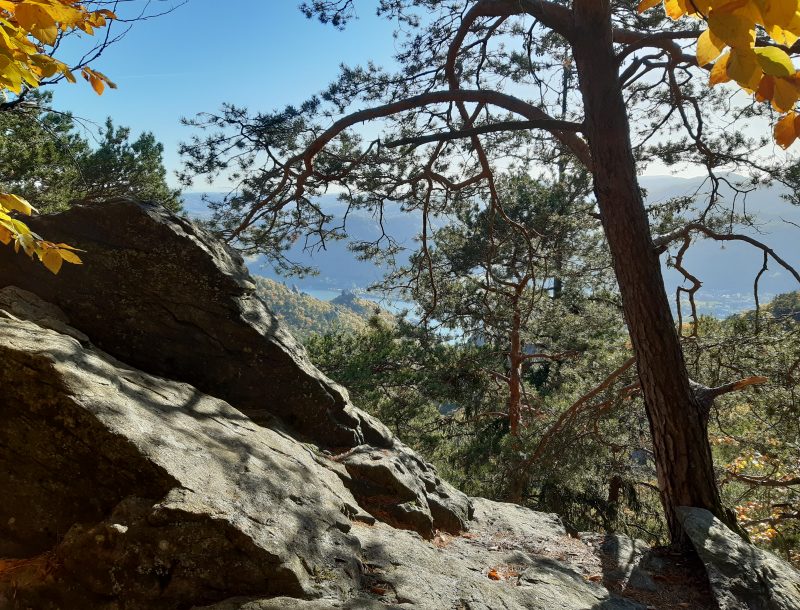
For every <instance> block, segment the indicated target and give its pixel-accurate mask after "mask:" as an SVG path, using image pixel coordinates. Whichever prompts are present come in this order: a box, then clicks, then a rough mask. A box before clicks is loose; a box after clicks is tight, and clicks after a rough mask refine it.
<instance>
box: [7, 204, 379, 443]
mask: <svg viewBox="0 0 800 610" xmlns="http://www.w3.org/2000/svg"><path fill="white" fill-rule="evenodd" d="M30 227H31V229H32V230H33V231H35V232H37V233H40V234H41V235H47V237H48V239H51V240H53V241H56V242H66V243H69V244H71V245H73V246H76V247H78V248H81V249H83V250H85V251H86V252H85V253H83V254H82V258H83V259H84V262H85V265H84V266H83V267H75V266H72V265H65V266H64V269H63V270H62V271H61V273H60V274H59V275H57V276H53V275H52V274H50V273H49V272H48V271H47V270H46V269H44V267H43V266H42V265H40V264H37V263H34V262H32V261H30V260H29V259H28V258H27V257H24V256H19V255H15V254H14V253H13V251H11V250H10V249H8V248H3V249H2V251H0V287H4V286H17V287H19V288H23V289H26V290H29V291H31V292H34V293H36V294H37V295H39V296H40V297H41V298H42V299H44V300H45V301H47V302H48V303H52V304H54V305H56V306H58V307H59V308H60V309H61V310H62V311H63V312H64V313H65V314H66V315H67V316H68V317H69V319H70V320H71V321H72V325H73V326H74V327H76V328H79V329H82V331H83V332H85V333H86V334H87V335H88V336H89V337H90V339H91V340H92V342H93V343H95V344H96V345H98V346H99V347H100V348H102V349H103V350H105V351H106V352H107V353H109V354H111V355H113V356H115V357H116V358H119V359H120V360H123V361H124V362H126V363H128V364H130V365H132V366H135V367H137V368H139V369H141V370H144V371H147V372H151V373H154V374H157V375H163V376H165V377H169V378H171V379H179V380H181V381H185V382H187V383H191V384H192V385H194V386H195V387H197V388H198V389H200V390H202V391H204V392H206V393H208V394H211V395H213V396H218V397H220V398H222V399H224V400H226V401H228V402H230V403H231V404H235V405H237V407H238V408H239V409H241V410H242V411H243V412H244V413H246V414H247V415H248V416H249V417H250V418H251V419H253V420H255V421H261V420H263V419H264V418H268V417H269V416H270V415H277V416H279V417H281V418H282V420H283V421H284V422H285V423H287V424H289V425H292V426H294V427H295V428H296V429H297V430H300V431H302V432H303V434H305V435H307V436H309V437H310V438H311V439H313V440H315V441H317V442H319V443H321V444H324V445H326V446H330V447H353V446H356V445H359V444H361V443H363V442H368V443H370V444H372V445H377V446H389V445H390V444H391V438H390V437H389V435H388V433H387V432H386V430H385V428H383V426H381V425H380V424H377V423H376V422H374V420H372V419H370V418H368V417H366V416H365V415H364V414H362V413H359V412H357V411H355V410H354V409H353V408H352V407H351V406H350V405H348V404H347V398H346V394H345V393H344V392H343V391H342V389H341V388H339V387H337V386H335V384H333V383H332V382H330V380H328V379H326V378H325V377H324V376H322V375H321V374H320V373H319V371H317V370H316V369H315V368H314V367H313V366H311V364H310V363H309V362H308V359H307V358H306V356H305V353H304V351H303V349H302V347H300V346H299V345H298V344H297V343H296V342H295V341H294V339H293V338H292V337H291V336H290V335H289V334H288V333H286V332H285V331H284V330H283V328H282V327H281V326H280V325H279V324H278V323H277V321H276V319H275V317H274V316H273V315H272V314H271V313H270V312H269V311H268V310H267V309H266V307H265V306H264V304H263V303H262V302H261V301H260V300H259V299H258V298H257V297H256V296H255V294H254V289H255V286H254V285H253V283H252V281H251V280H250V277H249V275H248V273H247V269H246V268H245V266H244V265H243V262H242V259H241V257H240V256H239V255H238V254H237V253H235V252H234V251H233V250H231V249H229V248H227V247H226V246H225V245H224V244H222V243H221V242H219V241H218V240H216V239H214V238H213V237H211V236H210V235H208V234H207V233H206V232H204V231H202V230H201V229H200V228H199V227H197V226H196V225H195V224H193V223H191V222H190V221H188V220H186V219H184V218H181V217H179V216H175V215H172V214H169V213H166V212H164V211H163V210H161V209H160V208H158V207H156V206H152V205H147V204H143V203H138V202H134V201H128V200H119V201H112V202H108V203H104V204H101V205H97V204H96V205H85V206H75V207H73V208H71V209H70V210H69V211H67V212H65V213H62V214H55V215H52V216H42V217H37V218H34V219H32V220H31V222H30Z"/></svg>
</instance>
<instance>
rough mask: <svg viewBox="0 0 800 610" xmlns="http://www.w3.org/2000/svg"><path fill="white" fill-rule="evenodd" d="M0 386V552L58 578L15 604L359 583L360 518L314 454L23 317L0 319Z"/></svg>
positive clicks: (160, 603)
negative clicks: (43, 559) (44, 558)
mask: <svg viewBox="0 0 800 610" xmlns="http://www.w3.org/2000/svg"><path fill="white" fill-rule="evenodd" d="M0 387H2V388H3V392H2V398H1V399H0V420H2V422H3V425H2V426H0V489H2V502H0V556H2V557H9V556H10V557H16V558H21V557H32V556H35V555H37V554H39V553H42V552H44V551H53V552H54V554H55V557H57V558H58V562H57V563H58V565H59V566H60V568H59V571H58V572H57V573H56V576H57V578H58V579H59V581H60V582H61V583H62V584H61V585H59V586H58V587H57V590H56V593H53V591H52V590H50V589H48V588H47V587H44V589H43V590H41V591H38V592H37V590H29V591H25V590H23V591H17V592H16V593H15V595H16V596H17V597H16V599H17V600H19V601H18V603H20V604H22V605H21V606H20V607H31V608H45V607H48V606H47V605H45V603H44V602H43V600H45V599H48V600H52V599H53V597H52V596H53V595H55V606H54V607H60V608H67V609H68V608H100V607H105V606H103V605H102V603H110V602H111V601H113V600H117V601H119V602H121V601H122V600H124V604H123V605H124V608H126V609H138V608H141V609H147V610H151V609H158V608H184V607H188V606H189V605H191V604H192V603H209V602H213V601H219V600H221V599H224V598H225V597H230V596H233V595H243V594H244V595H270V594H272V595H279V594H289V595H292V596H293V597H305V598H308V597H323V596H331V595H335V596H340V597H347V596H348V595H351V593H352V591H353V590H355V589H356V588H357V587H358V585H359V583H360V577H361V568H360V564H359V563H358V561H357V560H356V557H357V555H358V553H359V542H358V540H357V539H356V538H355V537H354V536H353V535H351V534H349V533H348V532H349V531H350V529H351V521H350V519H349V518H348V517H350V516H357V515H358V514H359V513H360V512H361V511H360V509H359V508H358V505H357V502H356V501H355V499H354V498H353V497H352V495H351V494H350V493H349V492H348V490H347V489H346V488H345V487H344V486H343V485H342V484H341V481H340V479H339V478H338V477H337V476H336V475H335V474H334V473H333V472H332V471H331V470H329V469H326V468H323V467H321V466H320V465H319V463H318V461H317V460H318V459H319V458H318V456H316V455H314V453H315V448H313V447H310V446H307V445H304V444H302V443H300V442H298V441H296V440H294V439H292V438H290V437H288V436H286V435H285V434H283V433H281V432H278V431H275V430H271V429H269V428H264V427H261V426H258V425H256V424H254V423H252V422H251V421H250V420H249V419H247V417H245V416H244V415H243V414H242V413H241V412H239V411H237V410H235V409H233V408H232V407H231V406H230V405H228V404H227V403H225V402H223V401H221V400H219V399H216V398H211V397H209V396H206V395H204V394H202V393H200V392H199V391H197V390H196V389H195V388H193V387H191V386H188V385H185V384H181V383H177V382H173V381H168V380H165V379H161V378H158V377H154V376H151V375H147V374H145V373H141V372H139V371H136V370H134V369H131V368H129V367H126V366H125V365H122V364H121V363H119V362H117V361H115V360H113V359H112V358H111V357H109V356H106V355H104V354H102V353H100V352H98V351H95V350H92V349H87V348H85V347H83V346H82V345H81V344H80V343H79V342H78V341H77V340H75V339H73V338H72V337H69V336H66V335H62V334H58V333H56V332H54V331H51V330H47V329H43V328H41V327H38V326H36V325H34V324H32V323H29V322H25V321H20V320H13V319H8V318H2V319H0ZM0 590H2V586H0ZM4 593H6V594H7V600H8V599H10V594H9V591H8V589H6V591H4ZM26 594H29V595H31V596H32V598H30V599H27V598H26V597H25V595H26ZM48 596H50V597H48ZM2 599H3V598H2V597H0V608H2V607H3V603H2V601H1V600H2ZM101 601H102V603H101ZM6 607H8V606H6ZM109 607H110V606H109ZM120 607H122V606H120Z"/></svg>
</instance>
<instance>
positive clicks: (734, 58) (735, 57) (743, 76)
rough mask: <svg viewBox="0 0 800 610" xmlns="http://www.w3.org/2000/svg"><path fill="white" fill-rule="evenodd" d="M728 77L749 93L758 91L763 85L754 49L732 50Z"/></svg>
mask: <svg viewBox="0 0 800 610" xmlns="http://www.w3.org/2000/svg"><path fill="white" fill-rule="evenodd" d="M726 69H727V72H728V76H730V77H731V79H733V80H735V81H736V82H737V83H738V84H739V85H740V86H741V87H742V88H744V89H747V90H749V91H755V90H756V89H758V85H759V84H760V83H761V76H762V72H761V68H760V67H759V65H758V60H757V59H756V54H755V53H753V51H752V49H749V48H746V49H732V50H731V56H730V59H729V60H728V66H727V68H726Z"/></svg>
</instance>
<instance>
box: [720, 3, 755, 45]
mask: <svg viewBox="0 0 800 610" xmlns="http://www.w3.org/2000/svg"><path fill="white" fill-rule="evenodd" d="M708 29H710V30H711V31H712V32H714V35H715V36H716V37H717V38H719V39H720V40H722V41H723V42H725V44H727V45H728V46H730V47H733V48H749V47H752V46H753V43H754V42H755V37H756V34H755V24H753V23H750V22H748V21H747V20H746V19H743V18H742V17H740V16H739V15H737V14H736V13H720V12H718V11H717V10H714V11H713V12H712V13H711V15H710V16H709V18H708Z"/></svg>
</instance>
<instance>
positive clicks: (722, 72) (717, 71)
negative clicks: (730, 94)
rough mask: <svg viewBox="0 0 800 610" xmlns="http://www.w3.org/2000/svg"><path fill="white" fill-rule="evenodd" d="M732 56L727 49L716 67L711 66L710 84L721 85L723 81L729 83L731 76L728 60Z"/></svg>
mask: <svg viewBox="0 0 800 610" xmlns="http://www.w3.org/2000/svg"><path fill="white" fill-rule="evenodd" d="M730 58H731V52H730V51H726V52H725V54H724V55H722V57H720V58H719V59H718V60H717V61H716V63H715V64H714V67H713V68H711V75H710V76H709V81H708V84H709V85H710V86H712V87H713V86H714V85H719V84H721V83H727V82H728V81H729V80H731V77H730V76H728V61H729V60H730Z"/></svg>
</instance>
